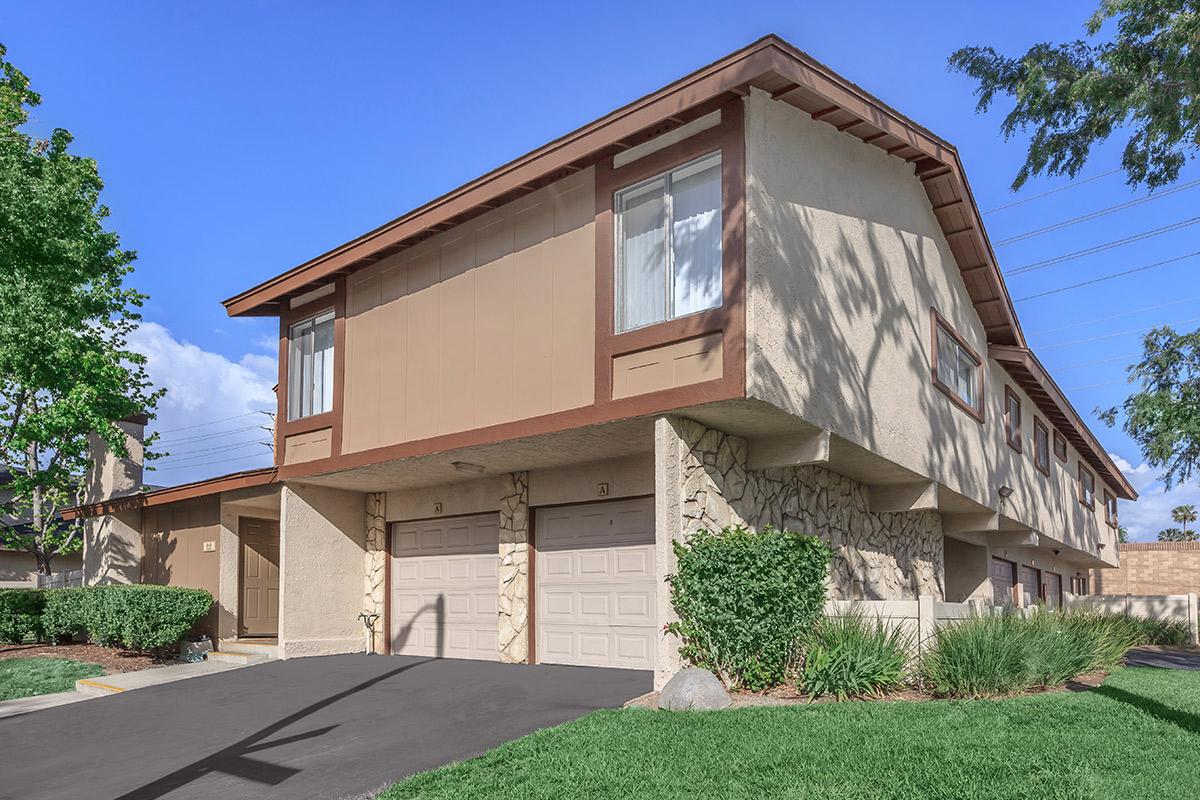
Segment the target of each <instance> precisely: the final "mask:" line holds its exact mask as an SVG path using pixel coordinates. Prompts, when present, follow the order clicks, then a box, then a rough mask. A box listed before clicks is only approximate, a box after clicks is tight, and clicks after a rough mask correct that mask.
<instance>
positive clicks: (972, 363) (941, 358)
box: [933, 311, 983, 419]
mask: <svg viewBox="0 0 1200 800" xmlns="http://www.w3.org/2000/svg"><path fill="white" fill-rule="evenodd" d="M933 322H934V325H933V335H934V339H933V384H934V386H936V387H938V388H939V389H941V390H942V391H943V392H944V393H945V394H947V395H948V396H949V397H950V399H951V400H953V401H955V404H956V405H958V406H961V407H962V408H963V409H964V410H965V411H967V412H968V413H970V414H971V415H972V416H974V417H975V418H976V419H982V418H983V405H982V401H983V361H982V360H981V359H980V358H979V356H977V355H975V351H974V350H972V349H971V348H970V347H969V346H968V345H967V343H966V342H965V341H963V339H962V337H961V336H959V335H958V334H957V333H955V331H954V330H953V329H952V328H951V327H950V326H949V325H948V324H947V323H946V321H945V320H944V319H942V317H941V315H939V314H938V313H937V312H936V311H935V312H933Z"/></svg>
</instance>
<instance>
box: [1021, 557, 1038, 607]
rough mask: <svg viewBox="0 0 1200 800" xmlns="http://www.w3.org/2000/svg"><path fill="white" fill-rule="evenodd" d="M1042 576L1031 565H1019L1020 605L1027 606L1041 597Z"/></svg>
mask: <svg viewBox="0 0 1200 800" xmlns="http://www.w3.org/2000/svg"><path fill="white" fill-rule="evenodd" d="M1041 578H1042V576H1041V574H1040V573H1039V572H1038V570H1036V569H1034V568H1033V567H1027V566H1025V565H1024V564H1022V565H1021V605H1023V606H1025V607H1026V608H1029V607H1030V606H1035V605H1037V602H1038V600H1039V599H1040V598H1041V594H1042V592H1041V588H1042V580H1041Z"/></svg>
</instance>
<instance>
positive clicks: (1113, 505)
mask: <svg viewBox="0 0 1200 800" xmlns="http://www.w3.org/2000/svg"><path fill="white" fill-rule="evenodd" d="M1104 521H1105V522H1107V523H1108V527H1110V528H1115V527H1117V525H1118V524H1119V523H1118V522H1117V498H1116V497H1114V496H1113V493H1112V492H1110V491H1109V490H1108V489H1105V490H1104Z"/></svg>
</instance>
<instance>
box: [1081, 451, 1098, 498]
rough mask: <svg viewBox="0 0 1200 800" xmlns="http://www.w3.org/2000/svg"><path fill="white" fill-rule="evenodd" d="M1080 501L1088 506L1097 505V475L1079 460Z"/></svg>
mask: <svg viewBox="0 0 1200 800" xmlns="http://www.w3.org/2000/svg"><path fill="white" fill-rule="evenodd" d="M1079 502H1081V503H1083V504H1084V505H1085V506H1087V507H1088V508H1095V507H1096V476H1095V475H1093V474H1092V473H1091V471H1090V470H1089V469H1088V468H1087V467H1085V466H1084V465H1083V462H1082V461H1081V462H1079Z"/></svg>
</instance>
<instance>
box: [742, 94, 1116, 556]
mask: <svg viewBox="0 0 1200 800" xmlns="http://www.w3.org/2000/svg"><path fill="white" fill-rule="evenodd" d="M746 153H747V391H748V393H749V395H750V396H752V397H757V398H760V399H763V400H765V401H767V402H769V403H772V404H773V405H776V406H779V407H780V408H783V409H785V410H787V411H790V412H792V413H794V414H796V415H798V416H800V417H802V418H803V419H805V420H807V421H808V422H811V423H813V424H815V425H819V426H821V427H823V428H826V429H828V430H831V431H833V432H834V433H835V434H837V435H838V436H840V437H843V438H845V439H847V440H849V441H851V442H853V443H855V444H858V445H861V446H863V447H865V448H867V449H869V450H871V451H873V452H875V453H878V454H880V455H882V456H883V457H885V458H887V459H888V460H890V461H893V462H895V463H897V464H900V465H901V466H903V467H906V468H908V469H910V470H912V471H913V472H916V473H918V474H920V475H923V476H926V477H928V478H931V479H933V480H935V481H937V482H939V483H942V484H944V485H946V486H948V487H949V488H951V489H953V490H954V491H956V492H959V493H961V494H963V495H966V496H967V497H969V498H971V499H972V500H975V501H976V502H979V503H982V504H984V505H988V506H990V507H992V508H998V507H999V496H998V494H997V490H998V489H999V488H1000V486H1002V485H1008V486H1010V487H1012V488H1013V489H1014V494H1013V496H1012V497H1011V498H1010V499H1009V500H1008V501H1007V502H1006V505H1005V507H1004V509H1003V513H1005V514H1006V515H1008V516H1011V517H1012V518H1014V519H1016V520H1018V521H1020V522H1021V523H1022V524H1026V525H1029V526H1030V527H1032V528H1034V529H1036V530H1039V531H1041V532H1042V533H1044V534H1046V535H1048V536H1053V537H1055V538H1059V539H1060V540H1066V541H1068V543H1069V544H1071V545H1072V546H1076V547H1080V548H1081V549H1088V550H1090V552H1092V553H1093V554H1096V553H1097V549H1096V547H1095V546H1094V543H1095V541H1096V540H1097V539H1101V540H1105V541H1107V539H1108V538H1111V531H1109V530H1108V529H1107V528H1106V526H1104V524H1103V516H1102V515H1103V509H1101V508H1097V509H1096V511H1087V510H1086V509H1083V508H1082V506H1080V505H1079V503H1078V502H1076V501H1075V491H1076V483H1075V480H1074V478H1073V477H1070V479H1069V480H1067V477H1068V476H1067V473H1064V472H1063V471H1062V470H1061V469H1060V468H1058V467H1056V468H1055V469H1054V470H1052V476H1051V478H1049V479H1047V478H1044V477H1043V476H1042V475H1041V473H1039V472H1037V471H1036V469H1035V468H1034V466H1033V460H1032V449H1033V448H1032V437H1033V419H1032V414H1033V413H1034V411H1033V404H1032V403H1031V402H1030V401H1029V399H1028V398H1027V397H1025V396H1024V395H1023V393H1022V399H1023V404H1024V421H1023V426H1022V435H1023V437H1025V438H1026V440H1027V441H1026V446H1025V453H1024V454H1023V455H1019V456H1018V455H1017V454H1016V453H1014V452H1013V451H1012V450H1011V449H1010V448H1009V447H1008V446H1007V444H1005V441H1004V424H1003V397H1004V395H1003V391H1004V390H1003V387H1004V385H1005V384H1006V383H1011V382H1010V381H1009V380H1008V379H1007V374H1006V373H1005V372H1004V370H1003V369H1002V368H1001V367H999V366H998V365H997V364H995V363H994V362H992V363H990V364H989V366H988V368H987V370H986V374H985V390H984V400H985V403H984V415H985V420H984V422H983V423H982V424H980V423H979V422H977V421H976V420H975V419H974V418H972V417H971V416H970V415H968V414H967V413H965V412H964V411H962V410H961V409H959V408H957V407H956V406H954V405H953V404H952V403H951V402H950V400H949V399H948V398H947V397H946V396H944V395H943V394H941V393H940V392H939V391H938V390H937V389H936V388H935V387H934V385H933V383H932V381H931V380H930V355H931V344H932V343H931V341H930V340H931V337H932V331H931V319H930V309H931V308H936V309H937V310H938V311H939V313H941V314H942V315H943V317H945V318H946V319H947V320H948V321H949V323H950V324H951V326H953V328H954V329H955V330H956V331H957V332H958V333H959V334H960V335H961V336H962V337H963V338H965V339H966V340H967V342H968V343H969V344H970V345H971V346H972V347H973V348H974V349H975V351H976V352H977V353H980V354H986V352H987V341H986V338H985V334H984V330H983V326H982V324H981V322H980V320H979V318H978V315H977V314H976V313H975V311H974V308H973V307H972V305H971V303H970V300H969V297H968V295H967V292H966V287H965V286H964V284H963V281H962V276H961V274H960V273H959V271H958V267H957V265H956V264H955V262H954V258H953V256H952V255H951V253H950V250H949V247H948V246H947V244H946V241H945V237H944V236H943V234H942V231H941V229H940V228H939V227H938V224H937V221H936V219H935V218H934V215H933V211H932V209H931V207H930V204H929V199H928V197H927V196H926V194H925V192H924V190H923V189H922V187H921V184H920V182H919V180H918V179H917V178H916V177H915V176H914V175H913V168H912V165H911V164H906V163H904V162H903V161H902V160H900V159H896V158H892V157H889V156H888V155H886V154H885V153H883V152H882V151H881V150H879V149H878V148H875V147H871V146H868V145H864V144H862V143H861V142H859V141H858V140H857V139H855V138H854V137H851V136H849V135H846V134H842V133H838V132H837V131H836V130H835V129H833V128H831V127H830V126H828V125H824V124H821V123H818V122H814V121H813V120H812V119H811V118H810V117H809V116H808V115H807V114H805V113H803V112H802V111H799V110H798V109H796V108H795V107H793V106H790V105H788V104H787V103H782V102H777V101H772V100H771V99H770V97H769V96H768V95H766V94H764V93H762V92H759V91H754V92H753V93H752V94H751V96H750V97H749V98H748V99H747V102H746ZM1014 388H1015V387H1014ZM1077 462H1078V456H1077V454H1076V453H1074V451H1072V452H1071V453H1070V458H1069V463H1068V470H1069V474H1070V476H1073V475H1074V474H1075V469H1076V464H1077ZM1100 491H1101V487H1100V485H1099V482H1098V483H1097V492H1098V493H1099V492H1100ZM1098 505H1099V504H1098ZM1089 545H1090V546H1089ZM1113 552H1114V549H1113V548H1112V547H1109V548H1108V549H1107V555H1108V556H1109V557H1111V555H1112V553H1113Z"/></svg>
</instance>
